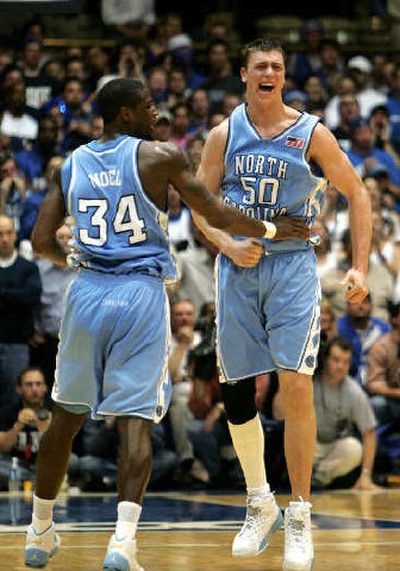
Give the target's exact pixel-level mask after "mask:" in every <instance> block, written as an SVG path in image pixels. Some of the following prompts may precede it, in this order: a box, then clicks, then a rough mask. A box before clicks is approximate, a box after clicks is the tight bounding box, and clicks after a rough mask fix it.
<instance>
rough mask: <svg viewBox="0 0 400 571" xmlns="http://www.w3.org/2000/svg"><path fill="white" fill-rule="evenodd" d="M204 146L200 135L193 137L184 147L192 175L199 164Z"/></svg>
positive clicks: (203, 140) (203, 139)
mask: <svg viewBox="0 0 400 571" xmlns="http://www.w3.org/2000/svg"><path fill="white" fill-rule="evenodd" d="M204 144H205V138H204V137H203V135H201V134H199V133H198V134H197V135H194V137H193V138H192V139H190V141H189V142H188V144H187V145H186V153H187V155H188V157H189V161H190V166H191V168H192V170H193V172H194V173H196V172H197V169H198V166H199V164H200V159H201V153H202V151H203V147H204Z"/></svg>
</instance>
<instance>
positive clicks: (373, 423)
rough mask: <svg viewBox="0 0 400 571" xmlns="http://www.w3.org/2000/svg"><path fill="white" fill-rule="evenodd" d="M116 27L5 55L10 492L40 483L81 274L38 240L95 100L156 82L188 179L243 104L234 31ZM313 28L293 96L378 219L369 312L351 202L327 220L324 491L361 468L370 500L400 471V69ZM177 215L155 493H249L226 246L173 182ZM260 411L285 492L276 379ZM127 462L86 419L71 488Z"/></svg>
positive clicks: (3, 211) (260, 395)
mask: <svg viewBox="0 0 400 571" xmlns="http://www.w3.org/2000/svg"><path fill="white" fill-rule="evenodd" d="M112 31H113V37H114V38H115V47H114V48H104V47H101V46H97V45H95V42H94V45H93V46H92V47H89V48H79V47H71V48H65V49H64V50H63V51H62V52H60V50H58V51H54V52H52V51H51V50H49V49H45V48H44V47H43V36H44V34H45V32H44V29H43V27H42V26H41V25H40V22H35V23H34V24H32V25H31V26H27V27H26V34H25V35H24V37H22V39H21V42H22V43H21V48H20V49H10V48H8V49H4V51H3V52H2V54H1V56H0V308H1V311H0V406H1V409H0V453H1V460H0V485H1V486H5V485H6V483H5V480H6V472H7V469H8V468H7V466H9V459H10V458H11V457H12V456H17V457H19V458H20V461H21V463H22V467H23V468H24V469H26V470H27V472H26V473H27V474H28V475H29V474H30V477H33V473H32V462H33V460H34V457H35V452H36V449H37V434H39V436H40V433H41V432H43V431H44V430H45V429H46V427H47V426H48V420H49V418H50V416H51V407H52V403H51V399H50V397H49V394H50V390H51V387H52V384H53V382H54V370H55V355H56V351H57V342H58V339H57V334H58V327H59V323H60V317H61V311H62V298H63V293H64V291H65V289H66V288H67V287H68V284H69V283H70V281H71V280H72V279H73V278H74V270H72V269H68V268H67V269H63V268H59V267H57V266H54V265H53V264H51V263H50V262H48V261H47V260H43V259H38V258H37V257H36V255H35V252H33V251H32V248H31V246H30V234H31V231H32V228H33V226H34V223H35V220H36V217H37V213H38V209H39V207H40V203H41V201H42V200H43V198H44V197H45V196H46V193H47V189H48V186H49V180H50V175H51V172H52V169H53V168H54V166H55V165H57V164H60V163H62V161H63V160H64V159H65V157H66V156H67V155H68V154H69V153H71V152H72V151H73V150H74V149H75V148H76V147H77V146H79V145H81V144H83V143H86V142H88V141H90V140H91V139H93V138H98V137H99V136H100V135H101V132H102V119H101V118H100V117H99V116H98V115H97V111H96V93H97V91H98V90H99V88H101V86H102V85H104V83H105V82H107V81H108V80H109V79H110V78H114V77H135V78H139V79H141V80H142V81H144V82H145V83H146V84H147V86H148V88H149V90H150V92H151V94H152V96H153V98H154V101H155V102H156V104H157V108H158V111H159V115H158V118H157V121H156V125H155V128H154V137H155V138H156V139H158V140H160V141H173V142H174V143H176V144H177V145H178V146H179V147H181V148H182V149H184V150H185V151H186V153H187V156H188V159H189V161H190V164H191V165H192V168H193V171H194V172H195V171H196V168H197V166H198V164H199V158H200V155H201V151H202V148H203V145H204V142H205V139H206V137H207V133H208V132H209V130H210V129H211V128H212V127H213V126H215V125H217V124H218V123H220V122H221V121H222V120H223V119H224V118H226V117H228V116H229V114H230V113H231V112H232V110H233V109H234V108H235V107H236V106H237V105H238V104H240V103H241V102H242V100H243V99H242V98H243V86H242V84H241V82H240V80H239V74H238V70H239V68H238V63H239V60H238V54H237V53H236V52H235V50H234V49H233V47H232V44H231V38H232V37H233V35H234V34H235V30H231V29H229V26H228V25H227V24H226V22H225V21H224V20H223V19H219V18H218V15H216V17H215V18H212V19H211V18H210V19H209V20H208V21H207V25H204V34H203V37H202V40H203V41H202V44H201V45H202V48H201V49H196V43H195V41H194V38H192V37H191V34H190V31H188V30H185V29H184V28H183V23H182V19H181V17H180V16H179V15H177V14H173V13H171V14H165V15H163V16H162V17H160V18H158V19H157V18H155V19H154V21H144V22H141V23H138V22H136V23H135V25H133V26H126V25H124V23H120V24H117V25H115V26H114V27H113V28H112ZM301 34H302V36H301V37H302V39H303V48H302V50H301V51H300V50H299V51H292V52H291V53H289V55H288V60H287V86H286V93H285V102H286V104H287V105H290V106H293V107H294V108H296V109H298V110H299V111H301V112H302V111H307V112H309V113H313V114H317V115H318V116H319V117H320V120H321V122H323V123H325V124H326V125H327V127H329V128H330V129H331V130H332V131H333V133H334V134H335V136H336V138H337V140H338V141H339V144H340V145H341V147H342V148H343V150H344V151H345V152H346V153H347V155H348V157H349V159H350V161H351V162H352V164H353V165H354V166H355V168H356V169H357V171H358V172H359V173H360V175H361V176H362V178H363V180H364V182H365V185H366V187H367V188H368V191H369V193H370V196H371V202H372V207H373V217H374V219H373V222H374V230H373V241H372V247H371V253H370V268H369V273H368V279H367V284H368V287H369V291H370V295H369V296H368V297H367V298H366V299H365V300H364V302H362V303H360V304H346V301H345V293H344V291H343V287H342V286H341V284H340V282H341V279H342V278H343V277H344V275H345V272H346V271H347V269H348V268H349V267H350V265H351V255H352V254H351V236H350V234H349V228H348V226H349V225H348V212H347V205H346V200H345V199H344V197H342V196H341V195H340V194H339V193H338V192H337V191H336V189H335V188H333V187H332V186H328V189H327V192H326V200H325V205H324V208H323V210H322V212H321V213H320V216H319V219H318V220H317V221H316V225H315V231H316V233H318V234H319V236H320V239H321V240H320V244H319V245H318V246H316V255H317V260H318V271H319V276H320V279H321V286H322V295H323V304H322V311H321V329H322V344H321V352H320V360H319V366H318V371H317V375H316V379H315V383H316V391H315V395H316V397H315V404H316V408H317V417H318V423H319V426H318V447H317V453H316V458H315V474H314V479H313V482H314V485H315V486H318V487H326V486H329V485H332V484H335V481H336V483H337V478H338V477H343V476H346V475H347V476H348V475H350V476H351V475H352V474H353V480H351V477H350V479H349V480H347V485H349V482H350V484H354V485H356V486H357V487H364V488H371V487H373V486H374V483H373V477H377V476H379V475H381V476H382V477H381V483H382V482H383V483H385V482H386V480H385V479H384V476H386V475H387V473H388V472H393V471H396V470H398V469H399V468H400V375H399V370H400V351H399V347H400V317H399V316H400V59H399V58H398V56H396V54H395V53H393V54H385V53H371V54H368V57H367V56H366V55H365V54H363V53H361V52H356V53H353V54H350V55H348V54H345V53H343V52H342V50H341V46H340V44H338V43H337V42H336V41H333V40H332V39H329V38H327V37H325V35H324V29H323V27H322V25H321V23H320V22H319V21H318V20H306V21H305V22H304V23H303V25H302V29H301ZM169 206H170V238H171V244H172V248H173V251H174V253H175V257H176V261H177V266H178V270H179V280H178V282H177V283H176V284H175V285H171V286H170V287H169V296H170V301H171V326H172V333H173V341H172V347H171V354H170V362H169V365H170V371H171V376H172V381H173V398H172V403H171V407H170V411H169V414H168V416H167V418H166V420H165V423H164V424H163V425H162V426H159V427H155V428H154V435H153V436H154V438H153V444H154V451H155V462H154V469H153V475H152V481H151V484H153V485H172V484H175V485H178V486H179V485H180V486H193V485H208V486H210V485H231V486H232V485H233V486H241V485H243V475H242V473H241V470H240V466H239V465H238V462H237V458H236V456H235V453H234V450H233V447H232V443H231V441H230V437H229V432H228V431H227V427H226V419H225V417H224V411H223V407H222V405H221V401H220V394H219V386H218V382H217V372H216V363H215V352H214V337H213V335H214V332H213V322H214V316H215V307H214V277H213V266H214V260H215V257H216V255H217V251H216V249H215V247H214V246H213V245H212V244H211V243H209V242H208V240H207V239H206V238H205V237H204V235H203V234H202V233H201V232H200V231H199V230H198V229H197V227H196V226H195V225H194V224H193V222H192V219H191V215H190V212H189V211H188V209H187V208H186V206H185V205H184V204H183V203H182V202H181V201H180V199H179V195H178V193H177V192H176V191H175V189H174V188H173V187H172V186H171V188H170V189H169ZM69 235H70V229H69V226H68V220H66V224H65V225H64V226H63V227H62V228H61V229H60V230H59V232H58V239H59V241H60V243H61V244H62V245H63V246H64V247H65V248H67V247H68V238H69ZM338 336H339V340H338V339H337V337H338ZM332 343H333V345H332ZM327 348H328V350H327ZM46 387H47V389H46ZM256 399H257V407H258V409H259V411H260V412H261V413H262V415H263V422H264V427H265V430H266V434H267V443H268V442H269V443H271V447H270V448H269V450H275V452H273V453H272V455H271V456H270V457H269V458H268V457H267V464H268V466H267V468H268V472H269V477H270V479H271V481H273V482H274V483H276V485H277V486H278V485H282V484H283V483H284V481H285V477H284V469H283V468H284V459H283V457H282V446H283V438H282V434H283V432H282V425H283V423H284V411H283V409H282V405H281V403H280V399H279V387H278V385H277V380H276V377H275V376H274V375H262V376H260V377H259V378H258V379H257V396H256ZM341 402H344V403H345V404H346V406H344V405H343V406H342V405H341V404H340V403H341ZM329 403H335V406H334V407H332V406H328V405H329ZM323 409H325V410H323ZM328 409H329V410H328ZM332 415H333V417H332ZM32 433H34V434H35V438H32ZM274 439H275V440H274ZM338 441H340V442H338ZM104 442H107V445H106V446H104ZM273 444H275V446H273ZM28 445H29V446H28ZM267 449H268V446H267ZM274 454H275V455H274ZM76 457H79V458H80V460H79V461H74V458H76ZM117 457H118V439H117V438H116V433H115V429H114V424H113V422H112V420H110V421H109V420H107V421H104V422H102V423H93V421H91V420H90V419H88V421H87V423H86V424H85V426H84V429H83V430H82V433H81V434H80V435H79V436H78V438H77V441H76V444H75V449H74V457H73V459H72V460H71V465H70V471H69V474H70V478H71V479H74V480H75V481H76V482H78V483H79V485H80V486H81V487H82V489H97V488H98V487H99V486H100V487H102V486H103V487H107V486H109V487H113V486H115V474H116V462H117ZM273 466H276V471H275V472H274V471H273V470H272V468H271V467H273ZM382 466H383V467H382ZM338 467H339V468H338ZM374 469H375V472H374ZM382 471H385V474H383V475H382V473H381V472H382ZM360 474H361V475H360ZM278 476H279V477H278Z"/></svg>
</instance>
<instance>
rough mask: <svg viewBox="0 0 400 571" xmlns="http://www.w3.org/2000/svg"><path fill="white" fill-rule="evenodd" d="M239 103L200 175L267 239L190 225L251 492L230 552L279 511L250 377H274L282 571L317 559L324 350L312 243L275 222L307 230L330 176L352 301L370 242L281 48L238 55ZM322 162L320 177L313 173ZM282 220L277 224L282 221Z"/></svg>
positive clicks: (348, 181) (356, 199)
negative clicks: (318, 402)
mask: <svg viewBox="0 0 400 571" xmlns="http://www.w3.org/2000/svg"><path fill="white" fill-rule="evenodd" d="M241 79H242V81H243V82H244V83H245V85H246V94H245V95H246V97H245V103H244V104H242V105H239V106H238V107H236V108H235V110H234V111H233V112H232V114H231V116H230V117H229V118H228V119H226V120H225V121H223V122H222V123H221V124H220V125H219V126H217V127H215V128H214V129H213V130H212V131H211V132H210V134H209V136H208V139H207V142H206V145H205V148H204V151H203V157H202V161H201V164H200V167H199V171H198V176H199V178H200V179H201V180H202V181H203V182H204V183H205V185H206V186H207V187H208V188H209V189H210V190H211V191H213V192H214V193H216V194H219V193H220V194H221V196H222V197H223V200H224V202H225V203H227V204H230V205H232V206H234V207H236V208H237V209H238V210H240V211H242V212H244V213H246V214H247V215H248V216H250V217H253V218H257V219H259V220H263V221H266V222H270V224H271V225H272V229H271V233H270V236H269V239H264V240H253V239H244V238H243V236H240V235H238V234H236V235H234V236H231V235H229V234H227V233H225V232H221V231H219V230H215V229H213V228H211V227H210V226H209V225H208V224H207V223H206V222H205V221H204V219H202V218H201V217H199V216H198V215H196V213H194V217H195V221H196V223H197V224H198V226H199V227H200V228H201V229H202V231H203V232H204V233H205V234H206V235H207V237H208V238H209V239H210V240H211V241H212V242H214V243H215V244H216V245H217V246H218V247H219V248H220V252H221V254H220V256H219V261H218V268H217V269H218V271H217V276H218V277H217V279H218V288H217V296H218V297H217V327H218V336H217V338H218V339H217V352H218V357H219V368H220V379H221V383H222V385H221V389H222V396H223V400H224V404H225V409H226V413H227V417H228V420H229V427H230V431H231V435H232V440H233V443H234V446H235V449H236V452H237V455H238V457H239V459H240V462H241V465H242V468H243V472H244V475H245V479H246V485H247V513H246V519H245V522H244V524H243V526H242V528H241V530H240V532H239V533H238V534H237V535H236V537H235V539H234V542H233V546H232V553H233V555H234V556H237V557H250V556H255V555H258V554H259V553H260V552H261V551H263V549H264V548H265V547H266V546H267V544H268V535H269V533H270V532H272V531H276V530H277V529H279V527H280V526H281V523H282V516H281V512H280V509H279V508H278V506H277V504H276V502H275V499H274V497H273V495H272V494H271V490H270V488H269V485H268V483H267V480H266V473H265V466H264V434H263V431H262V428H261V423H260V419H259V416H258V414H257V410H256V407H255V402H254V390H255V377H256V376H257V375H260V374H262V373H266V372H268V371H272V370H276V371H278V373H279V381H280V390H281V392H282V395H283V401H284V406H285V455H286V460H287V466H288V471H289V476H290V482H291V487H292V496H293V498H292V499H293V501H292V502H290V505H289V507H288V509H286V511H285V553H284V560H283V568H284V569H285V570H289V569H295V570H302V571H304V570H308V569H310V568H311V566H312V564H313V557H314V553H313V544H312V537H311V521H310V508H311V504H310V481H311V470H312V463H313V455H314V447H315V433H316V426H315V412H314V407H313V395H312V374H313V371H314V367H315V364H316V358H317V352H318V346H319V305H320V288H319V283H318V279H317V276H316V263H315V256H314V252H313V246H312V243H311V241H310V240H307V239H305V240H304V239H298V238H294V239H293V240H286V241H282V240H280V239H279V236H278V234H275V235H274V229H273V226H274V225H275V223H276V221H277V220H280V219H281V218H282V217H287V218H288V219H290V218H291V217H293V216H296V217H300V218H302V219H303V220H304V221H305V222H306V224H307V225H308V226H309V227H310V228H311V226H312V224H313V221H314V220H315V217H316V216H317V215H318V213H319V210H320V206H321V201H322V197H323V192H324V189H325V185H326V179H329V180H330V181H331V183H332V184H333V185H334V186H336V187H337V188H338V189H339V190H340V191H341V192H342V193H343V194H345V196H346V197H347V200H348V203H349V210H350V224H351V231H352V240H353V264H354V266H353V268H352V269H351V270H350V271H349V272H348V274H347V276H346V279H345V284H344V285H345V287H347V288H348V289H347V297H348V299H349V300H350V301H352V302H359V301H361V300H362V299H363V298H364V297H365V296H366V294H367V290H366V288H365V285H364V280H365V273H366V271H367V264H368V253H369V248H370V239H371V213H370V204H369V199H368V194H367V191H366V189H365V188H364V186H363V184H362V181H361V179H360V177H359V176H358V175H357V173H356V172H355V170H354V169H353V167H352V166H351V164H350V162H349V161H348V159H347V157H346V155H345V154H344V153H343V152H342V151H341V150H340V148H339V146H338V144H337V142H336V140H335V138H334V136H333V135H332V133H330V131H328V130H327V129H326V128H325V127H324V126H323V125H322V124H320V123H318V118H317V117H315V116H313V115H309V114H308V113H299V112H298V111H296V110H294V109H292V108H290V107H288V106H286V105H284V103H283V101H282V90H283V88H284V83H285V58H284V53H283V50H282V48H281V46H280V45H279V44H277V43H275V42H274V41H270V40H262V39H261V40H256V41H254V42H252V43H250V44H248V45H247V46H246V47H245V48H244V50H243V62H242V68H241ZM315 165H318V166H319V167H320V170H321V171H322V173H323V177H320V176H317V175H316V174H315V169H314V166H315ZM278 217H280V218H278Z"/></svg>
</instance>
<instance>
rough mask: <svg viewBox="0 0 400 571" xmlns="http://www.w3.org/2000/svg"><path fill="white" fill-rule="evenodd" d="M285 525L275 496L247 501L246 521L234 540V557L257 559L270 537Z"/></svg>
mask: <svg viewBox="0 0 400 571" xmlns="http://www.w3.org/2000/svg"><path fill="white" fill-rule="evenodd" d="M282 524H283V517H282V512H281V510H280V508H279V506H278V505H277V503H276V501H275V498H274V496H273V495H272V494H271V495H270V496H268V497H267V498H251V499H249V498H248V499H247V511H246V519H245V520H244V523H243V525H242V528H241V530H240V531H239V533H238V534H237V535H236V537H235V539H234V540H233V545H232V555H233V557H255V556H256V555H258V554H259V553H261V552H262V551H264V549H265V548H266V547H267V545H268V536H269V534H270V533H273V532H274V531H277V530H278V529H279V528H280V527H281V526H282Z"/></svg>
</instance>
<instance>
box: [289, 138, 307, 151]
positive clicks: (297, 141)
mask: <svg viewBox="0 0 400 571" xmlns="http://www.w3.org/2000/svg"><path fill="white" fill-rule="evenodd" d="M305 142H306V141H305V139H301V138H300V137H293V135H288V136H287V137H286V139H285V147H293V148H294V149H303V148H304V145H305Z"/></svg>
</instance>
